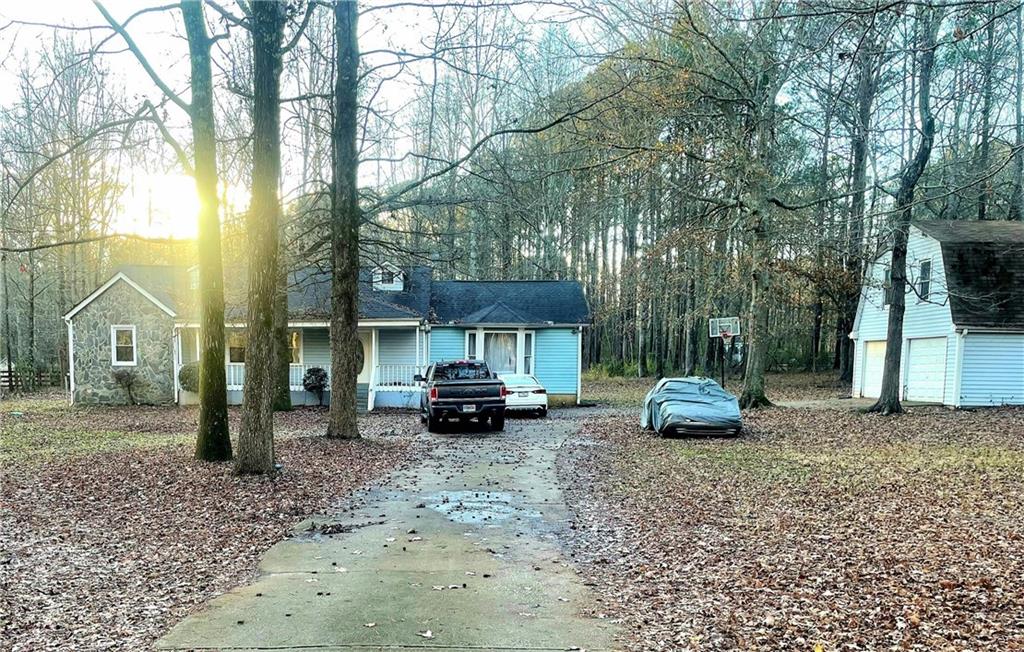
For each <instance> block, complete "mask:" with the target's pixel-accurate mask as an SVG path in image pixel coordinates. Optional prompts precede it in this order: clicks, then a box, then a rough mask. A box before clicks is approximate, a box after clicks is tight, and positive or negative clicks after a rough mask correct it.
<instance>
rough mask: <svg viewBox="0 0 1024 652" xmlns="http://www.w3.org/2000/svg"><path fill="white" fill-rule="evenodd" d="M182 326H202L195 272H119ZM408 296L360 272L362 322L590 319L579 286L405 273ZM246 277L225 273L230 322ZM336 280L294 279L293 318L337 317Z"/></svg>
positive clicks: (238, 313)
mask: <svg viewBox="0 0 1024 652" xmlns="http://www.w3.org/2000/svg"><path fill="white" fill-rule="evenodd" d="M118 271H123V272H124V273H125V274H126V275H127V276H128V277H129V278H131V279H132V280H133V281H135V282H136V283H138V284H139V285H141V286H142V287H144V288H145V289H146V290H147V291H148V292H150V293H151V294H153V296H155V297H156V298H157V299H158V300H160V301H161V302H162V303H165V304H166V305H167V306H168V307H170V308H171V309H172V310H174V311H175V312H176V313H178V317H179V318H182V319H197V318H198V310H197V307H196V302H195V298H194V295H195V291H194V290H192V289H191V287H190V284H189V274H188V268H186V267H176V266H169V265H126V266H124V267H121V268H119V270H118ZM403 271H404V273H405V284H404V285H405V287H404V290H403V291H401V292H383V291H379V290H374V289H373V285H372V270H371V269H368V268H367V269H363V270H361V271H360V273H359V316H360V318H362V319H427V320H429V321H431V322H433V323H458V324H477V325H479V324H532V325H542V324H549V323H554V324H581V323H587V322H588V320H589V318H590V309H589V307H588V306H587V300H586V298H585V297H584V296H583V288H582V287H581V286H580V284H579V283H577V282H576V281H435V280H433V278H432V277H433V273H432V270H431V268H429V267H425V266H415V267H410V268H404V269H403ZM246 279H247V275H246V274H245V271H244V270H240V271H239V270H236V271H234V272H229V273H226V274H225V292H224V294H225V302H226V306H225V317H226V319H227V320H228V321H232V322H233V321H244V320H245V317H246V286H247V281H246ZM330 306H331V278H330V275H329V273H328V272H326V271H323V270H319V269H316V268H306V269H301V270H298V271H295V272H292V273H290V274H289V276H288V317H289V318H290V319H294V320H303V319H308V320H316V321H321V320H327V319H329V318H330Z"/></svg>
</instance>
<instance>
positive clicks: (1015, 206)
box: [1007, 5, 1024, 220]
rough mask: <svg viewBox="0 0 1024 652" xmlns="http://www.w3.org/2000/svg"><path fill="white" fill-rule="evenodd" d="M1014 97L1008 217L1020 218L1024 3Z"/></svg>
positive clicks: (1023, 203)
mask: <svg viewBox="0 0 1024 652" xmlns="http://www.w3.org/2000/svg"><path fill="white" fill-rule="evenodd" d="M1015 59H1016V61H1015V63H1016V66H1015V70H1014V75H1013V76H1014V85H1013V88H1014V90H1015V91H1016V92H1015V93H1014V94H1013V95H1012V97H1013V112H1014V123H1015V125H1016V129H1015V131H1016V138H1015V141H1014V150H1015V152H1014V155H1013V192H1012V193H1011V195H1010V208H1009V210H1008V211H1007V218H1008V219H1011V220H1020V219H1022V218H1024V111H1022V110H1021V99H1022V98H1024V5H1017V49H1016V52H1015Z"/></svg>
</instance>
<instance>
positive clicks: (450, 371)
mask: <svg viewBox="0 0 1024 652" xmlns="http://www.w3.org/2000/svg"><path fill="white" fill-rule="evenodd" d="M415 379H416V381H417V382H420V383H423V397H422V398H421V399H420V420H421V421H423V422H424V423H426V424H427V430H429V431H430V432H434V431H435V430H436V429H437V428H438V426H439V425H440V424H441V423H442V422H444V421H446V420H448V419H455V418H457V419H458V420H459V421H462V422H466V421H469V420H470V419H476V420H478V421H479V422H480V423H482V424H483V423H487V422H488V421H490V426H491V429H492V430H504V428H505V383H503V382H502V381H500V380H498V378H497V377H496V375H495V374H492V373H491V371H490V370H489V369H488V368H487V363H486V362H483V361H481V360H454V361H445V362H436V363H434V364H432V365H430V366H429V367H427V373H426V375H425V376H420V375H419V374H417V375H416V378H415Z"/></svg>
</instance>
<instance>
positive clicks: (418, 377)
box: [412, 374, 423, 383]
mask: <svg viewBox="0 0 1024 652" xmlns="http://www.w3.org/2000/svg"><path fill="white" fill-rule="evenodd" d="M412 379H413V381H414V382H417V383H422V382H423V375H422V374H416V375H415V376H413V377H412Z"/></svg>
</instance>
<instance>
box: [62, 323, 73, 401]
mask: <svg viewBox="0 0 1024 652" xmlns="http://www.w3.org/2000/svg"><path fill="white" fill-rule="evenodd" d="M64 323H66V324H67V325H68V390H69V393H70V395H69V396H68V402H69V403H70V404H71V405H74V404H75V326H74V324H73V323H71V318H69V317H65V318H64Z"/></svg>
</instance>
